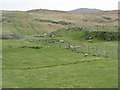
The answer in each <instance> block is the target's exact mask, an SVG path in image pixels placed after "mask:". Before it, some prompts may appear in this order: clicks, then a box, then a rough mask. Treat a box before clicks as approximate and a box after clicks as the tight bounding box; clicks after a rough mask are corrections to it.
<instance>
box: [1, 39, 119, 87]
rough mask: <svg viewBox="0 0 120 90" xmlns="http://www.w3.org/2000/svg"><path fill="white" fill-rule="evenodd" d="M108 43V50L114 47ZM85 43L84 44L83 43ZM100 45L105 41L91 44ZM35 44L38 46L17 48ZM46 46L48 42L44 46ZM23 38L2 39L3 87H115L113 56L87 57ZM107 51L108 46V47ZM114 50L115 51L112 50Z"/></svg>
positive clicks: (115, 68) (114, 46)
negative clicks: (34, 47) (35, 47)
mask: <svg viewBox="0 0 120 90" xmlns="http://www.w3.org/2000/svg"><path fill="white" fill-rule="evenodd" d="M108 43H111V46H112V47H111V48H112V49H111V51H112V50H113V49H115V48H116V46H117V44H115V42H108ZM84 44H85V45H87V44H88V43H87V42H86V43H84ZM92 45H93V46H95V45H96V46H98V47H101V48H102V47H103V45H106V42H102V46H101V45H100V43H94V44H92ZM21 46H38V47H43V48H41V49H32V48H21ZM47 46H48V45H47ZM47 46H45V45H42V44H36V43H31V42H28V41H25V40H24V39H23V40H3V57H4V58H3V88H7V87H9V88H36V87H37V88H44V87H46V88H117V87H118V84H117V80H118V74H117V66H118V65H117V58H114V55H112V54H111V55H112V58H111V56H109V57H108V58H104V57H95V56H91V55H90V56H88V57H84V55H83V54H81V53H74V52H70V51H68V50H65V49H63V48H59V47H56V46H55V47H47ZM108 50H109V49H108ZM115 51H116V50H115Z"/></svg>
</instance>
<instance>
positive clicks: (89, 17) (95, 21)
mask: <svg viewBox="0 0 120 90" xmlns="http://www.w3.org/2000/svg"><path fill="white" fill-rule="evenodd" d="M117 22H118V17H117V11H104V12H97V13H89V14H88V13H87V14H78V13H72V12H65V11H56V10H44V9H37V10H31V11H27V12H22V11H2V21H0V23H2V29H3V30H2V31H3V34H18V35H33V34H35V35H36V34H44V33H47V32H52V31H56V30H58V29H61V28H66V27H76V26H77V27H79V26H96V25H101V26H117Z"/></svg>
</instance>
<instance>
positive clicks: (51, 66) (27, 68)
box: [2, 58, 108, 70]
mask: <svg viewBox="0 0 120 90" xmlns="http://www.w3.org/2000/svg"><path fill="white" fill-rule="evenodd" d="M98 60H99V61H100V60H108V59H107V58H98V59H95V60H81V61H77V62H71V63H66V64H60V65H50V66H41V67H25V68H2V70H30V69H41V68H53V67H59V66H66V65H72V64H79V63H84V62H93V61H98Z"/></svg>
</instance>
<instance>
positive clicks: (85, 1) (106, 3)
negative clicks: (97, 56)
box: [0, 0, 119, 11]
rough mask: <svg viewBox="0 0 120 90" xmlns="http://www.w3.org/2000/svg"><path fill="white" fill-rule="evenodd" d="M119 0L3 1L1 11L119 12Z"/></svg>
mask: <svg viewBox="0 0 120 90" xmlns="http://www.w3.org/2000/svg"><path fill="white" fill-rule="evenodd" d="M118 1H119V0H1V2H2V3H1V6H0V10H20V11H26V10H31V9H50V10H63V11H68V10H73V9H77V8H96V9H101V10H117V9H118Z"/></svg>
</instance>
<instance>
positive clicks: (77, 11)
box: [70, 8, 102, 13]
mask: <svg viewBox="0 0 120 90" xmlns="http://www.w3.org/2000/svg"><path fill="white" fill-rule="evenodd" d="M101 11H102V10H100V9H89V8H79V9H75V10H71V11H70V12H74V13H95V12H101Z"/></svg>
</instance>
